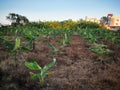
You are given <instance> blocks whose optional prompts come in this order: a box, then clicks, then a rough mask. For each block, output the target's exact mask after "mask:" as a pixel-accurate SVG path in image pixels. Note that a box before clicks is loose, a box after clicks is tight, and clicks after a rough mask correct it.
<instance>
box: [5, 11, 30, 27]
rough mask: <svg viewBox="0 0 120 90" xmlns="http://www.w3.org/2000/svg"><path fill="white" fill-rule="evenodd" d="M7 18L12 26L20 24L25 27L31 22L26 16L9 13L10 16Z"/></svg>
mask: <svg viewBox="0 0 120 90" xmlns="http://www.w3.org/2000/svg"><path fill="white" fill-rule="evenodd" d="M6 18H7V19H8V20H10V21H11V24H12V25H19V24H22V25H23V24H26V23H28V22H29V20H28V19H27V18H26V17H25V16H22V15H19V14H15V13H9V15H8V16H7V17H6Z"/></svg>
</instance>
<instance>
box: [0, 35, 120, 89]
mask: <svg viewBox="0 0 120 90" xmlns="http://www.w3.org/2000/svg"><path fill="white" fill-rule="evenodd" d="M59 39H60V37H55V38H54V37H51V38H50V39H49V42H50V43H52V44H53V45H54V46H55V47H57V48H58V49H59V51H58V52H57V54H56V55H55V56H53V54H52V49H51V48H50V47H49V46H48V41H47V40H46V39H45V38H43V39H42V40H41V41H40V42H36V43H35V50H33V51H31V52H27V53H26V52H23V53H20V54H19V56H18V57H17V60H14V59H13V57H12V56H11V53H8V52H6V51H5V50H0V90H120V53H119V50H120V46H117V45H113V44H109V43H108V42H104V43H105V44H106V45H108V47H109V49H110V50H112V51H114V54H112V55H109V56H107V57H105V58H104V59H102V60H100V55H98V54H95V53H93V52H92V51H91V50H90V46H91V45H92V44H91V43H89V42H87V41H85V40H84V39H83V38H82V37H81V36H79V35H73V36H71V39H70V40H71V43H70V45H66V46H61V45H60V44H59V43H58V42H57V40H59ZM53 57H56V60H57V62H56V64H55V65H54V66H53V67H52V68H51V69H50V70H49V72H50V73H51V75H50V76H48V77H46V78H45V83H44V85H43V86H40V84H39V81H38V80H33V79H31V77H30V75H29V72H30V70H29V69H28V68H26V67H25V65H24V62H25V61H32V60H36V61H37V62H38V63H39V65H40V66H42V67H43V66H44V65H46V64H48V63H50V62H51V61H52V59H53Z"/></svg>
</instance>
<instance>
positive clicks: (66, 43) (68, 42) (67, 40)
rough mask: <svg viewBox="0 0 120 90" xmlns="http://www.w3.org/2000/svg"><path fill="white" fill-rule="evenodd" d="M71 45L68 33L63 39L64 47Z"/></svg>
mask: <svg viewBox="0 0 120 90" xmlns="http://www.w3.org/2000/svg"><path fill="white" fill-rule="evenodd" d="M69 44H70V39H69V37H68V35H67V33H65V34H64V38H63V46H66V45H69Z"/></svg>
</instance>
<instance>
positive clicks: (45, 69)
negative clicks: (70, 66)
mask: <svg viewBox="0 0 120 90" xmlns="http://www.w3.org/2000/svg"><path fill="white" fill-rule="evenodd" d="M55 62H56V58H53V61H52V62H51V63H49V64H48V65H45V66H44V67H43V68H42V67H41V66H39V65H38V63H37V62H36V61H31V62H27V61H26V62H25V66H26V67H27V68H29V69H30V70H35V71H39V73H33V72H30V75H31V78H32V79H39V82H40V85H41V86H43V84H44V80H45V78H46V77H47V76H48V75H49V74H50V73H49V72H48V70H49V69H50V68H51V67H53V65H54V64H55Z"/></svg>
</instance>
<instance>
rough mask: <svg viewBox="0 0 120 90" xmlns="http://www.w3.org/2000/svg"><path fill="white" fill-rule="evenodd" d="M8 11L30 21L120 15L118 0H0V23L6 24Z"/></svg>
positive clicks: (98, 17) (119, 1) (119, 2)
mask: <svg viewBox="0 0 120 90" xmlns="http://www.w3.org/2000/svg"><path fill="white" fill-rule="evenodd" d="M9 13H16V14H20V15H23V16H26V17H27V18H28V19H29V20H30V21H62V20H67V19H72V20H79V19H85V16H88V17H91V18H97V19H100V18H101V17H102V16H107V14H108V13H113V15H115V16H120V0H0V23H2V24H8V23H10V21H9V20H7V19H6V16H8V14H9Z"/></svg>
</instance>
